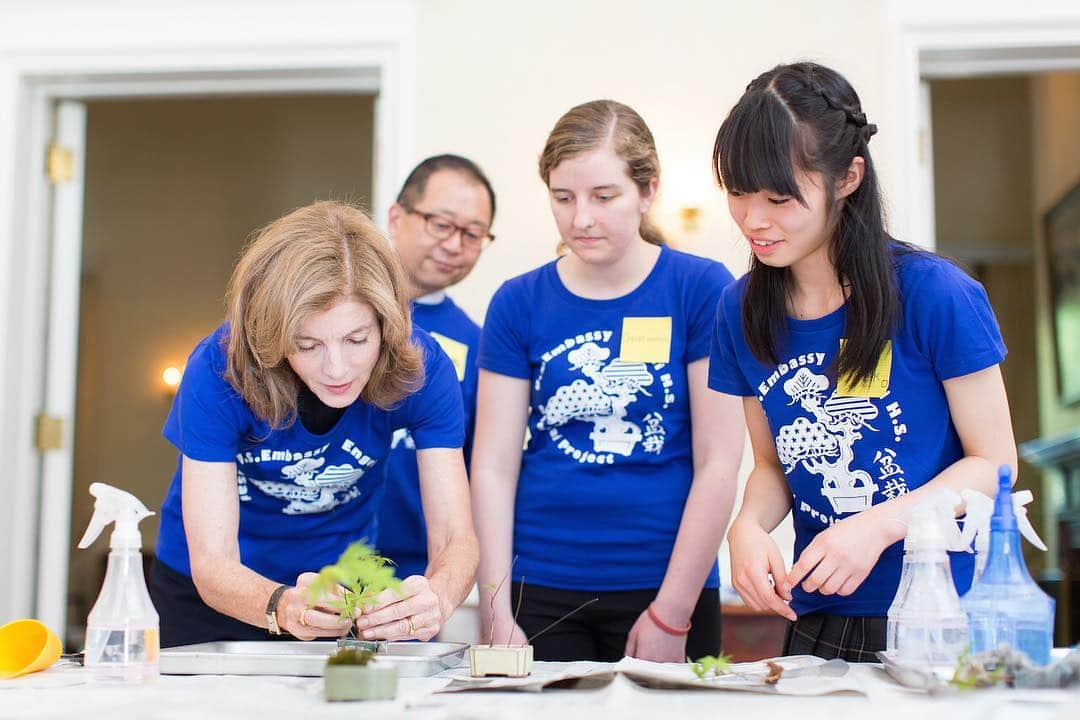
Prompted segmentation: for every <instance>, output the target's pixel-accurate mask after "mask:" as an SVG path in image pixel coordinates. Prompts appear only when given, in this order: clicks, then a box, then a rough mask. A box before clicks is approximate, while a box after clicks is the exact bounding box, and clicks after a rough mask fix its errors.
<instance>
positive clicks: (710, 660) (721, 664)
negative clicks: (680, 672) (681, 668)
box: [686, 655, 731, 680]
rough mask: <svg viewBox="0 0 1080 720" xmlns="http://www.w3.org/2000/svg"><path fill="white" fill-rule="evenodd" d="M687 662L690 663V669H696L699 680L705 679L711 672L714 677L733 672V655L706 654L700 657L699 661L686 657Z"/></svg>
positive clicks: (695, 672)
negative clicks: (717, 655)
mask: <svg viewBox="0 0 1080 720" xmlns="http://www.w3.org/2000/svg"><path fill="white" fill-rule="evenodd" d="M686 662H687V663H688V664H689V665H690V669H691V670H693V671H694V674H695V675H697V676H698V679H699V680H704V679H705V678H706V677H708V675H709V674H710V673H712V675H713V677H719V676H721V675H726V674H727V673H729V672H731V656H730V655H720V656H719V657H716V656H714V655H706V656H705V657H702V658H698V659H697V662H695V661H693V660H691V659H690V658H686Z"/></svg>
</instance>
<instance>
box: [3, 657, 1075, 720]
mask: <svg viewBox="0 0 1080 720" xmlns="http://www.w3.org/2000/svg"><path fill="white" fill-rule="evenodd" d="M536 666H537V669H538V670H539V671H545V670H551V669H554V668H557V667H560V666H556V665H555V664H549V663H537V664H536ZM851 672H852V673H855V674H856V677H857V678H858V679H859V681H860V683H861V686H862V688H863V690H864V692H865V693H866V694H865V695H863V696H859V695H833V696H826V697H778V696H770V695H757V694H751V693H744V692H720V691H709V690H700V691H693V690H687V691H674V690H648V689H645V688H642V687H640V686H638V685H636V684H635V683H634V682H632V681H631V680H628V679H627V678H625V677H622V676H617V677H616V678H615V679H614V681H613V682H612V683H611V684H610V685H608V686H606V687H603V688H599V689H593V690H547V691H544V692H543V693H524V692H490V691H484V692H466V693H452V694H432V693H433V692H434V691H435V690H437V689H439V688H441V687H443V686H444V685H445V684H447V683H448V682H449V681H450V680H449V677H443V676H437V677H434V678H402V679H401V681H400V684H399V688H398V698H397V699H396V700H394V701H392V702H380V703H367V702H365V703H328V702H326V701H325V700H323V698H322V679H321V678H292V677H242V676H162V677H161V678H159V680H158V681H157V682H156V683H154V684H152V685H147V686H142V687H109V686H96V685H89V684H86V682H85V675H84V673H83V670H82V669H81V668H74V667H68V668H61V667H54V668H51V669H50V670H48V671H46V672H45V673H38V674H37V675H34V676H30V677H26V678H20V679H17V680H9V681H0V718H2V719H3V720H8V719H9V718H10V719H12V720H14V719H15V718H18V719H19V720H23V719H27V720H31V719H35V718H61V717H63V718H115V719H116V720H121V719H123V720H128V719H129V718H130V719H134V718H138V719H140V720H141V719H142V718H161V719H163V720H168V719H171V718H196V719H197V720H214V719H216V718H230V719H231V718H253V719H254V718H258V719H259V720H275V719H277V718H282V719H286V718H287V719H288V720H323V719H324V718H325V719H327V720H330V719H332V718H365V719H370V718H425V719H426V718H432V719H434V720H441V719H443V718H445V719H447V720H449V719H450V718H455V719H468V720H487V719H491V720H504V719H506V720H513V719H515V718H544V720H574V719H576V718H587V719H588V720H630V719H634V718H642V719H643V720H645V719H647V720H656V718H667V717H678V718H687V720H690V719H692V718H710V719H711V718H723V719H724V720H757V719H758V718H760V719H761V720H766V719H767V720H773V719H775V718H790V719H791V720H817V719H818V718H820V719H822V720H849V719H851V720H856V719H857V720H864V719H865V720H892V719H894V718H895V719H896V720H932V719H934V718H943V719H947V720H1029V719H1031V720H1077V719H1078V718H1080V692H1064V691H1062V692H1051V691H1040V692H1038V693H1023V692H1017V691H1008V690H994V691H985V690H984V691H974V692H967V693H962V694H957V695H954V696H948V697H928V696H926V695H923V694H920V693H916V692H913V691H909V690H906V689H904V688H901V687H899V686H897V685H896V684H894V683H893V682H892V681H891V680H889V679H888V678H887V677H886V676H885V675H884V673H883V672H882V671H881V670H880V669H879V668H877V667H874V666H853V667H852V670H851ZM450 673H453V671H450Z"/></svg>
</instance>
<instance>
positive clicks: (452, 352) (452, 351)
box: [430, 332, 469, 382]
mask: <svg viewBox="0 0 1080 720" xmlns="http://www.w3.org/2000/svg"><path fill="white" fill-rule="evenodd" d="M430 335H431V337H433V338H435V341H436V342H437V343H439V347H441V348H442V349H443V352H445V353H446V354H447V355H448V356H450V362H452V363H454V370H455V371H456V372H457V379H458V382H463V381H464V380H465V361H466V360H467V359H468V358H469V346H468V345H466V344H465V343H459V342H458V341H457V340H453V339H451V338H448V337H446V336H445V335H440V334H439V333H437V332H433V333H430Z"/></svg>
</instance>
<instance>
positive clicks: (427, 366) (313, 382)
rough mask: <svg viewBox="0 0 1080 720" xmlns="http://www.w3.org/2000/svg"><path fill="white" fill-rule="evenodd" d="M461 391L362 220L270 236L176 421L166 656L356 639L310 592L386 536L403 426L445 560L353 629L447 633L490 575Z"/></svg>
mask: <svg viewBox="0 0 1080 720" xmlns="http://www.w3.org/2000/svg"><path fill="white" fill-rule="evenodd" d="M459 393H460V391H459V390H458V384H457V376H456V374H455V372H454V368H453V365H452V364H451V362H450V361H449V359H448V358H447V357H446V356H445V355H444V354H443V353H442V351H441V350H439V347H438V345H437V344H436V343H435V342H434V341H433V340H432V339H431V337H430V336H428V335H427V334H426V333H423V331H419V330H413V328H412V326H411V323H410V319H409V311H408V295H407V289H406V283H405V280H404V278H403V275H402V272H401V269H400V268H399V266H398V261H397V259H396V257H395V256H394V253H393V251H392V249H391V248H390V247H389V245H388V243H387V241H386V240H385V239H384V238H383V237H382V235H381V234H380V233H379V232H378V230H377V229H376V228H375V226H374V224H373V223H372V222H371V221H370V219H368V218H367V217H366V216H365V215H364V214H363V213H362V212H360V211H359V210H357V209H355V208H352V207H349V206H347V205H342V204H338V203H332V202H320V203H316V204H313V205H310V206H307V207H304V208H301V209H299V210H296V211H294V212H292V213H290V214H288V215H286V216H285V217H283V218H281V219H279V220H277V221H276V222H274V223H272V224H270V225H269V226H267V227H266V228H264V229H263V230H262V231H261V232H260V233H259V234H258V236H257V237H256V238H255V239H254V240H253V241H252V243H251V244H250V245H249V246H248V247H247V248H246V249H245V250H244V253H243V255H242V256H241V258H240V261H239V262H238V264H237V266H236V269H235V271H234V272H233V276H232V279H231V281H230V284H229V289H228V295H227V315H226V321H225V322H224V323H223V324H222V325H221V326H219V327H218V328H217V329H216V330H215V331H214V332H213V333H212V334H211V335H210V336H208V337H207V338H205V339H204V340H203V341H202V342H200V343H199V345H198V346H197V347H196V348H195V350H194V352H192V354H191V356H190V357H189V358H188V363H187V367H186V369H185V371H184V378H183V381H182V383H181V385H180V389H179V392H178V393H177V396H176V399H175V401H174V402H173V407H172V411H171V412H170V413H169V417H168V420H167V421H166V423H165V429H164V435H165V437H166V438H167V439H168V440H169V441H170V442H172V443H173V444H174V445H176V447H177V448H178V450H179V451H180V456H179V461H178V465H177V469H176V473H175V475H174V476H173V481H172V485H171V486H170V487H169V491H168V495H167V496H166V499H165V503H164V505H163V506H162V509H161V529H160V533H159V535H158V543H157V553H156V555H157V557H156V562H155V563H154V568H153V571H152V573H151V583H150V585H151V594H152V596H153V599H154V604H155V605H156V606H157V609H158V612H159V614H160V615H161V643H162V645H163V646H174V645H185V644H190V643H196V642H205V641H210V640H251V639H266V638H267V637H268V635H267V633H268V632H269V633H270V634H272V635H273V634H284V633H287V634H289V635H292V636H293V637H296V638H299V639H302V640H310V639H313V638H317V637H331V636H336V635H341V634H343V633H344V632H346V631H347V630H348V628H349V625H350V624H351V623H350V622H348V621H341V620H340V619H339V618H338V617H337V615H336V614H335V613H334V612H333V611H332V610H329V609H326V608H323V607H315V608H310V609H309V608H308V607H307V603H306V597H305V593H304V592H302V590H303V588H304V586H305V585H307V584H308V583H309V582H310V580H311V577H312V576H311V574H310V573H311V571H317V570H318V569H319V568H320V567H321V566H322V565H325V564H327V563H331V562H333V561H334V560H335V559H336V558H337V556H338V554H339V553H340V552H341V551H342V550H343V549H344V548H345V547H346V546H347V545H348V544H349V543H350V542H351V541H353V540H358V539H363V538H372V537H373V534H374V527H373V519H374V514H375V510H376V508H375V507H374V506H373V505H374V503H373V502H372V498H373V495H375V494H374V493H373V490H374V489H375V486H376V484H377V482H378V481H379V479H380V476H381V473H377V472H373V468H374V467H375V466H376V465H378V463H380V462H381V461H382V459H383V458H384V457H385V456H386V454H387V451H388V450H389V448H390V443H391V438H392V435H393V433H394V431H395V430H397V429H399V428H408V429H409V430H410V431H411V433H412V436H413V438H414V440H415V441H416V445H417V456H418V461H419V469H420V482H421V487H422V492H423V498H424V506H425V519H426V521H427V524H428V538H429V541H428V542H429V546H430V547H429V549H430V557H431V562H430V564H429V566H428V570H427V573H426V577H424V576H412V577H409V578H406V579H405V581H404V585H403V593H402V594H401V595H394V594H389V595H387V596H386V597H383V598H380V601H379V603H378V605H377V606H376V607H373V608H369V609H367V610H365V612H364V613H363V614H362V615H360V616H359V617H358V618H356V621H357V626H358V628H359V629H360V631H361V633H362V635H363V637H366V638H390V639H406V638H418V639H428V638H430V637H432V636H433V635H435V633H437V632H438V630H439V628H440V627H441V625H442V623H443V621H444V620H445V619H446V618H447V617H448V616H449V615H450V613H451V612H452V611H453V610H454V608H456V607H457V605H458V604H459V603H460V602H461V600H462V599H463V598H464V596H465V594H466V593H467V591H468V588H469V586H470V585H471V583H472V580H473V576H474V574H475V570H476V563H477V546H476V537H475V535H474V533H473V530H472V523H471V519H470V513H469V500H468V486H467V482H466V477H465V467H464V462H463V459H462V455H461V445H462V441H463V439H464V428H463V417H462V410H461V399H460V397H459Z"/></svg>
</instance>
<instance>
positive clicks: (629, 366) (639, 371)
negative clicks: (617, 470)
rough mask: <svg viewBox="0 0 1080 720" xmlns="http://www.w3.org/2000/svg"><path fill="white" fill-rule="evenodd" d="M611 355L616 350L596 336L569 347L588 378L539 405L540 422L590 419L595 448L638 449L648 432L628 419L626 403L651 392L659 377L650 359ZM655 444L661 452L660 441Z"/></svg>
mask: <svg viewBox="0 0 1080 720" xmlns="http://www.w3.org/2000/svg"><path fill="white" fill-rule="evenodd" d="M610 357H611V350H609V349H608V348H603V347H600V346H599V345H597V344H596V343H594V342H587V343H585V344H583V345H582V346H581V347H579V348H576V349H575V350H571V351H570V352H569V353H567V356H566V359H567V361H568V362H569V363H570V369H571V370H573V371H578V372H580V373H581V374H582V375H584V376H585V377H586V378H587V379H588V381H586V380H583V379H581V378H578V379H575V380H573V381H572V382H571V383H570V384H569V385H563V386H561V387H560V388H559V389H558V390H556V391H555V394H554V395H553V396H551V397H550V398H549V399H548V401H547V403H546V404H545V405H544V406H543V407H541V408H540V414H541V417H540V422H539V427H540V429H547V428H554V427H561V426H563V425H565V424H566V423H568V422H570V421H571V420H581V421H583V422H591V423H592V424H593V430H592V432H591V433H590V434H589V439H591V440H592V442H593V450H595V451H596V452H610V453H617V454H619V455H622V456H624V457H627V456H629V455H630V454H631V453H632V452H634V448H635V447H636V446H637V444H638V442H640V441H641V438H642V436H643V433H642V431H641V428H640V427H638V425H636V424H635V423H633V422H631V421H629V420H627V419H626V408H627V406H628V405H630V403H632V402H634V401H635V400H637V397H638V393H641V394H643V395H646V396H649V395H650V394H649V393H648V391H646V390H645V388H646V387H648V386H649V385H652V383H653V380H654V378H653V375H652V373H651V372H649V369H648V367H647V366H646V365H645V363H640V362H623V361H622V360H619V359H618V358H616V359H615V360H613V361H611V362H607V360H608V358H610ZM661 438H662V436H661ZM661 446H662V440H661ZM650 449H651V450H653V449H655V452H659V447H656V441H653V443H652V445H651V447H650Z"/></svg>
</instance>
